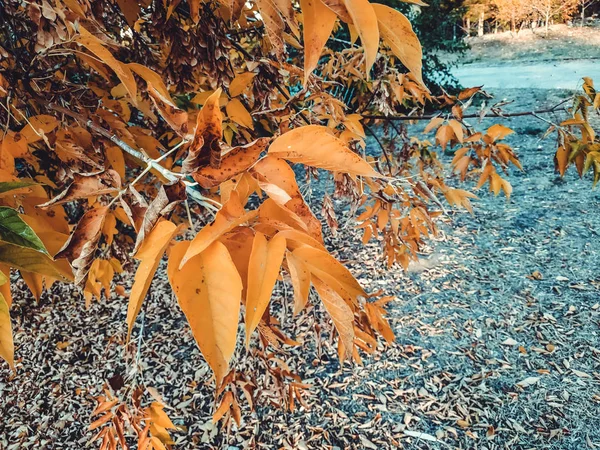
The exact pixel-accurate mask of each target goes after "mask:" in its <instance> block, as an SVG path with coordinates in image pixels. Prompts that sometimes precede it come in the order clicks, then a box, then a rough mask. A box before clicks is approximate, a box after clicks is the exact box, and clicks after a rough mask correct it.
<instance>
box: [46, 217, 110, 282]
mask: <svg viewBox="0 0 600 450" xmlns="http://www.w3.org/2000/svg"><path fill="white" fill-rule="evenodd" d="M107 213H108V207H100V208H93V209H90V210H89V211H88V212H86V213H85V214H84V215H83V217H82V218H81V220H80V221H79V223H78V224H77V226H76V227H75V230H74V231H73V233H72V234H71V236H69V239H68V240H67V242H65V245H64V246H63V248H61V249H60V250H59V252H58V253H57V254H56V258H66V259H68V260H69V262H70V263H71V267H72V268H73V273H74V274H75V283H76V284H78V285H81V284H82V283H84V282H85V279H86V277H87V274H88V271H89V268H90V266H91V264H92V262H93V260H94V254H95V252H96V248H97V247H98V241H99V240H100V237H101V233H100V232H101V231H102V227H103V226H104V220H105V219H106V214H107Z"/></svg>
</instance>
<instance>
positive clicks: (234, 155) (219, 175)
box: [192, 138, 269, 189]
mask: <svg viewBox="0 0 600 450" xmlns="http://www.w3.org/2000/svg"><path fill="white" fill-rule="evenodd" d="M268 143H269V138H260V139H257V140H255V141H253V142H250V143H249V144H247V145H244V146H241V147H235V148H233V149H231V150H230V151H229V152H228V153H226V154H225V155H224V156H223V159H222V160H221V166H220V167H219V168H218V169H215V168H213V167H210V166H206V167H201V168H200V169H198V170H197V171H195V172H193V173H192V177H193V178H194V180H196V181H197V182H198V184H199V185H200V186H202V187H203V188H206V189H208V188H211V187H214V186H218V185H219V184H221V183H222V182H224V181H226V180H228V179H230V178H233V177H235V176H236V175H238V174H240V173H241V172H245V171H246V170H248V168H250V166H252V164H254V163H255V162H256V161H257V160H258V158H259V156H260V154H261V153H262V151H263V150H264V149H265V148H266V147H267V144H268Z"/></svg>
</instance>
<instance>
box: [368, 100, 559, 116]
mask: <svg viewBox="0 0 600 450" xmlns="http://www.w3.org/2000/svg"><path fill="white" fill-rule="evenodd" d="M569 100H571V98H568V99H565V100H563V101H562V102H560V103H559V104H557V105H555V106H553V107H552V108H546V109H538V110H535V111H519V112H513V113H502V112H501V111H489V112H488V113H486V114H485V115H483V116H482V115H481V114H466V115H464V116H463V117H462V118H463V119H485V118H497V117H500V118H510V117H522V116H534V117H535V116H536V115H539V114H549V113H554V112H557V111H562V110H564V111H567V109H566V108H562V109H561V108H560V107H561V106H562V105H564V104H565V103H566V102H568V101H569ZM439 116H440V113H436V114H429V115H423V116H385V115H381V114H366V115H363V116H362V117H363V119H371V120H387V121H390V122H391V121H395V122H398V121H409V120H431V119H434V118H436V117H439Z"/></svg>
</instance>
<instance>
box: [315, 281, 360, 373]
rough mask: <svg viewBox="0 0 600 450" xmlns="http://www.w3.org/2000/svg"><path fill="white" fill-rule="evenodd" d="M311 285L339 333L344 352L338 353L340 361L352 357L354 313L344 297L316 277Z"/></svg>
mask: <svg viewBox="0 0 600 450" xmlns="http://www.w3.org/2000/svg"><path fill="white" fill-rule="evenodd" d="M312 282H313V285H314V286H315V289H316V290H317V293H318V294H319V297H320V298H321V301H322V302H323V305H325V309H326V310H327V312H328V313H329V315H330V316H331V319H332V320H333V324H334V325H335V329H336V330H337V332H338V334H339V335H340V340H341V342H342V344H343V347H344V350H345V353H344V354H343V355H340V358H341V359H342V361H343V360H344V359H345V358H352V349H353V347H354V314H353V313H352V309H350V307H349V306H348V305H347V304H346V302H345V301H344V299H343V298H342V297H341V296H340V295H339V294H338V293H337V292H336V291H335V290H334V289H332V288H331V287H329V286H328V285H327V284H325V283H324V282H323V281H321V280H320V279H319V278H317V277H313V279H312Z"/></svg>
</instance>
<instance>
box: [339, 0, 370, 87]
mask: <svg viewBox="0 0 600 450" xmlns="http://www.w3.org/2000/svg"><path fill="white" fill-rule="evenodd" d="M344 5H345V6H346V9H347V11H348V14H349V15H350V17H351V18H352V24H353V25H354V26H355V27H356V30H357V31H358V35H359V36H360V41H361V43H362V45H363V47H364V49H365V69H366V73H367V78H368V76H369V75H368V74H369V71H370V70H371V67H373V64H374V63H375V59H377V50H378V49H379V26H378V23H377V15H376V14H375V9H374V8H373V5H372V4H371V3H369V1H368V0H344Z"/></svg>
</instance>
